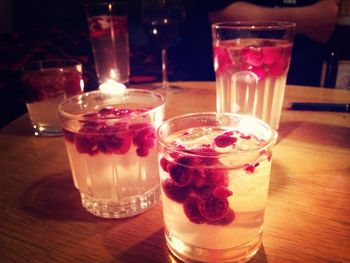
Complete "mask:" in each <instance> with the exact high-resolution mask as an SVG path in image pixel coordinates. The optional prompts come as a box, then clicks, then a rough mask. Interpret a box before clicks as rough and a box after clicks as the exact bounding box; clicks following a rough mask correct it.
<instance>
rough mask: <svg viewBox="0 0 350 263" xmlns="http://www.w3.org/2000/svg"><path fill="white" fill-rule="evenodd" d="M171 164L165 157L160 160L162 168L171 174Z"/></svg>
mask: <svg viewBox="0 0 350 263" xmlns="http://www.w3.org/2000/svg"><path fill="white" fill-rule="evenodd" d="M169 164H170V162H169V161H168V160H167V159H165V158H164V157H163V158H162V159H160V166H161V167H162V169H163V171H164V172H169V168H168V165H169Z"/></svg>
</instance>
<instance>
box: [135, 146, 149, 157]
mask: <svg viewBox="0 0 350 263" xmlns="http://www.w3.org/2000/svg"><path fill="white" fill-rule="evenodd" d="M148 153H149V150H148V149H147V148H144V147H137V149H136V154H137V156H139V157H146V156H147V155H148Z"/></svg>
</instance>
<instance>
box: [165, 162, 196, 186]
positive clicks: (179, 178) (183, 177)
mask: <svg viewBox="0 0 350 263" xmlns="http://www.w3.org/2000/svg"><path fill="white" fill-rule="evenodd" d="M168 169H169V174H170V177H171V178H172V179H173V181H174V183H175V184H176V185H178V186H187V185H189V184H190V183H191V181H192V173H191V168H187V167H185V166H182V165H179V164H173V163H171V164H169V165H168Z"/></svg>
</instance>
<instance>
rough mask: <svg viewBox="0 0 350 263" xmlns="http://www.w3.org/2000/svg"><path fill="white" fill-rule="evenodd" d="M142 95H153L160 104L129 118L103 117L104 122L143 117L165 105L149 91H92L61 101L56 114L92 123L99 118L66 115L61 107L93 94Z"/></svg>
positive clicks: (155, 93)
mask: <svg viewBox="0 0 350 263" xmlns="http://www.w3.org/2000/svg"><path fill="white" fill-rule="evenodd" d="M132 92H134V93H143V94H149V95H153V96H155V97H158V98H159V99H160V102H159V103H158V104H157V105H155V106H154V107H151V108H150V109H147V110H145V111H142V112H139V113H135V114H133V115H131V116H126V117H115V116H113V117H103V119H104V120H123V119H128V118H130V117H135V116H143V115H147V114H149V113H150V112H152V111H155V110H157V109H158V108H159V107H162V106H163V105H164V104H165V98H164V97H163V96H162V95H161V94H159V93H157V92H154V91H150V90H144V89H130V88H126V89H125V90H124V91H123V93H115V94H113V93H111V92H104V91H102V90H94V91H89V92H84V93H82V94H78V95H75V96H72V97H70V98H68V99H66V100H64V101H62V102H61V103H60V104H59V105H58V109H57V110H58V112H59V114H60V115H61V116H62V117H65V118H69V119H74V120H90V121H94V120H96V121H97V120H100V119H101V118H100V117H93V116H85V117H84V116H83V115H82V114H72V113H68V112H67V111H65V110H63V106H64V105H65V104H67V103H71V102H72V101H73V100H76V101H79V100H81V99H82V98H83V97H88V96H93V95H95V94H106V95H108V94H109V95H115V96H124V95H125V93H132Z"/></svg>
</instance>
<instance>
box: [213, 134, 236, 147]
mask: <svg viewBox="0 0 350 263" xmlns="http://www.w3.org/2000/svg"><path fill="white" fill-rule="evenodd" d="M236 141H237V138H236V137H231V136H230V135H227V134H225V133H224V134H221V135H219V136H217V137H216V138H215V139H214V143H215V145H216V146H217V147H220V148H225V147H228V146H230V145H232V144H234V143H235V142H236Z"/></svg>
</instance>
